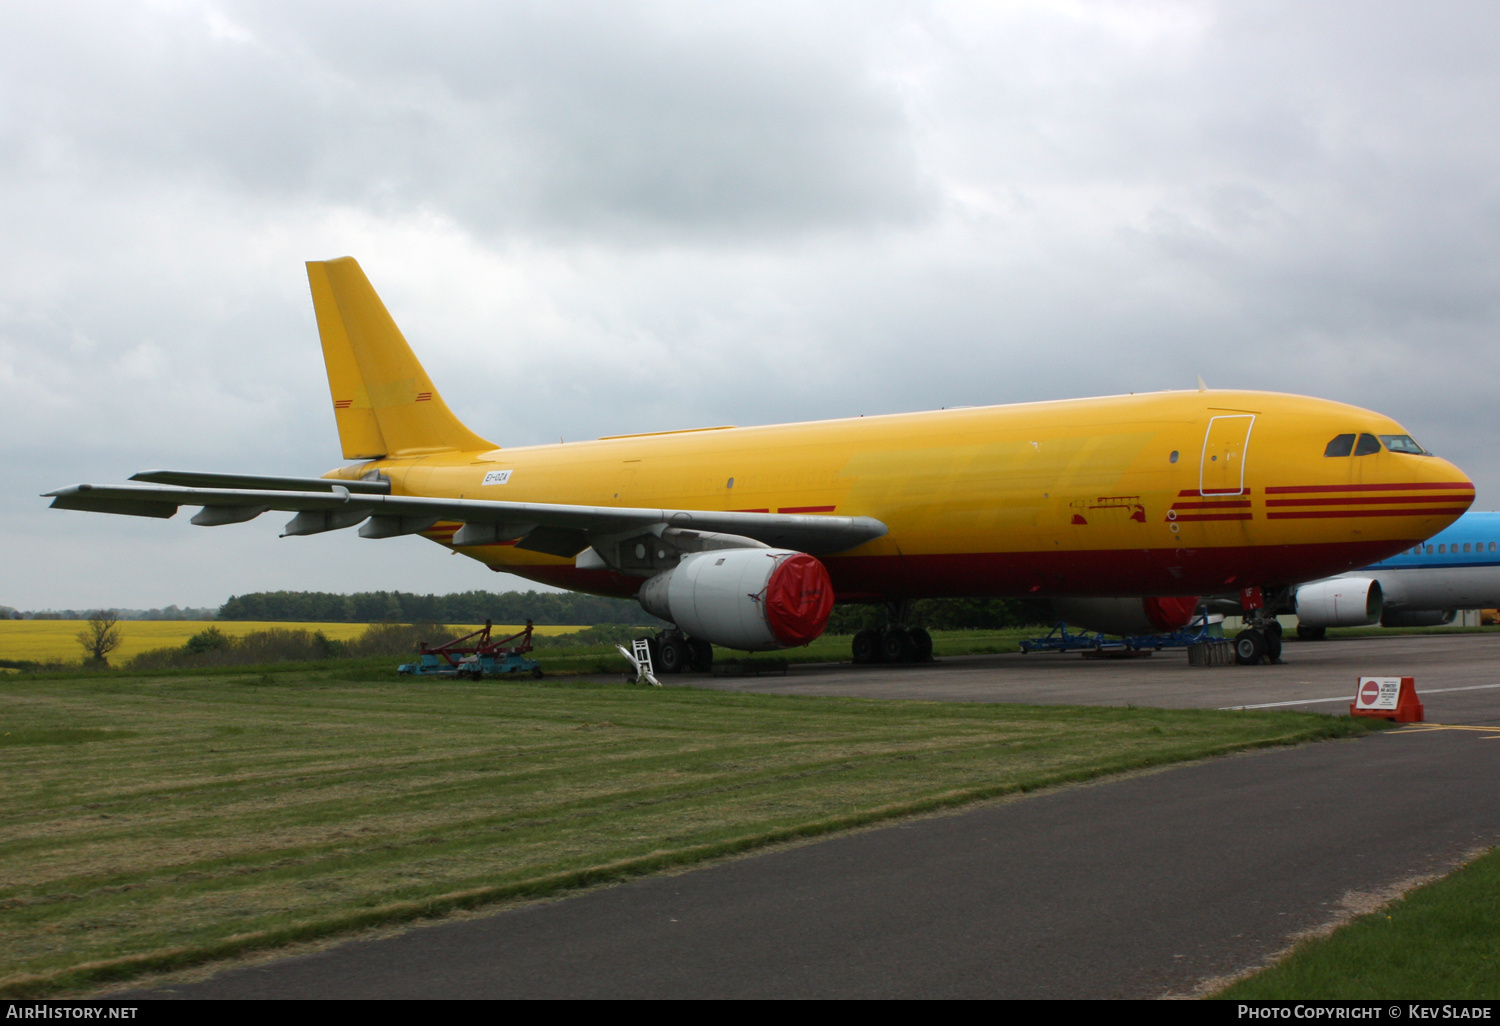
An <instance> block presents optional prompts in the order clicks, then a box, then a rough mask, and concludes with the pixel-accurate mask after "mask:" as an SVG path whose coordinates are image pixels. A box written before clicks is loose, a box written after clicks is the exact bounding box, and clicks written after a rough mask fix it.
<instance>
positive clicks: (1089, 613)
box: [1052, 595, 1198, 634]
mask: <svg viewBox="0 0 1500 1026" xmlns="http://www.w3.org/2000/svg"><path fill="white" fill-rule="evenodd" d="M1052 611H1053V613H1055V614H1056V615H1057V618H1058V619H1059V620H1062V621H1064V622H1065V623H1067V624H1068V625H1070V626H1075V627H1082V628H1083V629H1084V630H1089V631H1097V632H1098V633H1100V634H1165V633H1168V632H1170V631H1175V630H1179V629H1180V628H1183V627H1186V626H1187V625H1188V624H1190V623H1192V622H1193V615H1194V614H1195V613H1196V612H1197V611H1198V596H1196V595H1183V596H1179V597H1169V598H1157V597H1148V598H1060V599H1053V600H1052Z"/></svg>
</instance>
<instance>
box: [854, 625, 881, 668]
mask: <svg viewBox="0 0 1500 1026" xmlns="http://www.w3.org/2000/svg"><path fill="white" fill-rule="evenodd" d="M853 648H854V661H855V662H856V663H873V662H875V661H876V660H877V659H879V658H880V636H879V635H878V634H876V633H875V632H874V631H860V632H859V633H858V634H856V635H855V636H854V645H853Z"/></svg>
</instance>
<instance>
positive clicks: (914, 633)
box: [911, 627, 932, 663]
mask: <svg viewBox="0 0 1500 1026" xmlns="http://www.w3.org/2000/svg"><path fill="white" fill-rule="evenodd" d="M911 647H912V656H911V657H912V660H913V661H914V662H918V663H930V662H932V635H931V634H928V633H927V632H926V631H924V630H923V629H922V628H920V627H913V628H912V629H911Z"/></svg>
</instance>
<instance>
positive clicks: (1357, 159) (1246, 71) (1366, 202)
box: [0, 0, 1500, 609]
mask: <svg viewBox="0 0 1500 1026" xmlns="http://www.w3.org/2000/svg"><path fill="white" fill-rule="evenodd" d="M1497 50H1500V7H1497V6H1496V5H1494V4H1493V3H1482V2H1476V3H1421V4H1418V3H1410V4H1393V3H1372V2H1370V0H1361V2H1357V3H1347V4H1346V3H1336V2H1327V0H1322V2H1319V3H1315V4H1310V3H1306V2H1289V3H1276V2H1270V0H1262V2H1257V3H1254V4H1246V3H1242V2H1235V3H1222V4H1216V3H1211V2H1204V0H1200V2H1193V3H1152V2H1147V0H1129V2H1124V3H1072V2H1054V3H1045V2H1034V3H1031V2H1014V3H1005V2H991V3H986V4H945V3H880V2H871V0H860V2H857V3H808V2H806V0H799V2H795V3H756V2H747V3H735V4H726V3H708V2H700V3H625V2H621V0H605V2H599V3H565V2H557V0H547V2H545V3H542V2H538V3H531V4H512V3H500V2H496V0H486V2H483V3H446V4H444V3H432V4H422V5H416V4H411V3H402V4H381V3H372V2H359V3H352V2H351V3H308V2H306V0H301V2H296V3H291V2H288V3H276V2H268V0H256V2H253V3H233V2H191V0H179V2H168V0H161V2H153V3H131V2H126V0H107V2H99V3H86V2H75V0H70V2H62V3H60V2H57V0H44V2H42V0H39V2H28V0H9V2H7V3H5V4H3V5H0V397H3V398H0V432H3V438H4V442H5V444H4V450H3V452H4V457H3V458H4V470H5V473H4V475H3V485H0V604H6V605H12V606H17V607H20V608H28V609H40V608H45V607H57V608H62V607H73V608H81V607H86V606H96V605H112V606H125V607H147V606H159V605H165V604H168V603H177V604H180V605H216V604H218V603H220V602H222V601H223V600H224V599H225V598H227V597H228V596H229V595H231V594H238V593H244V592H247V591H257V590H266V589H278V588H292V589H316V590H328V591H355V590H373V589H380V588H396V589H401V590H414V591H423V592H426V591H437V592H446V591H460V590H467V589H470V588H482V589H494V590H502V589H506V588H513V587H523V588H524V587H528V586H529V585H527V584H526V583H525V582H523V581H521V580H519V579H517V578H514V577H510V576H502V575H496V574H493V573H490V572H489V571H488V570H486V569H485V568H483V567H482V566H480V565H479V564H478V563H474V562H472V561H470V560H465V559H453V558H449V557H447V556H445V555H444V554H443V552H442V550H441V549H439V548H437V547H436V546H433V545H431V544H430V543H427V542H424V541H422V540H420V539H415V538H405V539H396V540H390V541H381V542H373V541H365V540H363V539H359V538H357V537H356V536H355V535H354V532H353V531H345V532H336V533H334V534H329V535H321V536H316V537H311V538H288V539H278V538H277V537H276V535H277V534H278V533H279V531H280V528H281V525H282V523H283V521H284V520H285V517H284V516H282V515H279V514H267V515H266V516H263V517H261V518H260V519H258V520H255V521H253V522H251V523H249V524H243V525H235V526H230V527H220V528H211V529H205V528H198V527H193V526H191V525H190V524H188V523H187V512H191V511H187V512H184V513H179V514H178V516H177V517H176V518H174V519H173V520H169V521H158V520H143V519H136V518H126V517H108V516H103V515H98V514H89V513H79V512H71V511H67V512H65V511H49V510H47V509H46V500H43V499H40V498H38V493H40V492H44V491H48V490H50V489H53V488H57V487H60V486H63V485H69V484H76V483H79V482H82V481H98V482H107V481H119V480H123V479H125V478H126V477H128V476H129V475H130V474H131V473H133V472H135V471H138V470H143V469H156V468H167V469H198V470H225V471H242V472H257V473H285V474H307V475H312V474H319V473H321V472H323V471H324V470H327V469H329V468H331V467H334V466H337V465H339V464H340V463H341V462H342V460H341V459H340V454H339V448H338V439H337V435H336V433H335V430H334V425H333V416H332V412H331V409H330V403H329V396H328V391H327V383H326V379H325V377H324V373H323V367H322V360H321V354H320V351H319V348H318V339H317V330H316V324H315V322H314V318H313V310H312V304H311V301H310V299H309V296H308V288H307V279H306V272H305V269H304V267H303V262H304V261H305V260H309V259H324V258H329V257H335V256H342V255H352V256H355V257H357V258H358V259H359V261H360V262H361V264H362V265H363V267H364V268H365V271H366V273H367V274H368V275H369V277H370V279H371V280H372V282H373V283H374V285H375V287H376V288H377V290H379V291H380V293H381V295H382V297H383V298H384V299H385V301H386V304H387V305H388V306H389V307H390V309H391V311H392V313H393V314H394V315H395V317H396V320H397V322H398V323H399V324H400V325H401V326H402V328H403V330H404V332H405V334H406V335H407V337H408V339H409V340H410V341H411V342H412V344H413V347H414V348H415V349H416V351H417V354H418V356H419V357H420V358H421V359H422V360H423V362H424V363H425V365H426V366H427V369H428V370H429V372H430V373H431V375H432V377H433V379H434V381H435V382H436V384H437V386H438V387H439V388H440V389H441V390H442V392H443V394H444V397H445V398H446V399H447V401H448V403H449V405H451V406H452V407H453V408H454V410H455V411H456V412H457V413H458V415H459V416H460V417H461V418H463V419H464V420H465V421H466V422H467V423H468V424H469V425H470V426H471V427H473V428H474V429H475V430H476V431H478V432H479V433H480V434H482V435H485V436H486V437H488V438H490V439H492V440H494V441H496V442H498V443H500V444H502V445H519V444H526V443H536V442H548V441H556V440H557V439H558V438H559V437H562V438H567V439H570V440H576V439H585V438H593V437H597V436H599V435H602V434H621V433H626V432H635V431H651V430H663V429H667V428H675V427H690V426H698V425H705V424H725V423H734V424H759V423H772V422H777V421H784V420H806V419H819V418H826V417H839V416H846V415H850V414H858V413H866V414H870V413H885V412H893V411H904V410H920V409H928V408H935V407H938V406H952V405H958V404H989V403H1005V402H1017V401H1026V400H1036V399H1052V398H1068V397H1076V396H1088V395H1098V394H1112V393H1118V392H1126V391H1146V390H1153V389H1162V388H1185V387H1191V386H1193V385H1194V383H1195V375H1199V374H1201V375H1202V376H1203V377H1204V378H1205V379H1206V380H1207V381H1208V383H1209V384H1210V385H1213V386H1215V387H1235V388H1263V389H1274V390H1279V391H1287V392H1300V393H1306V394H1311V395H1319V396H1324V397H1327V398H1331V399H1338V400H1342V401H1345V402H1350V403H1355V404H1357V405H1360V406H1365V407H1369V408H1372V409H1375V410H1379V411H1381V412H1383V413H1387V414H1389V415H1391V416H1393V417H1395V418H1397V419H1398V420H1400V421H1401V422H1402V423H1404V424H1405V425H1406V426H1407V428H1408V429H1409V430H1410V431H1411V432H1412V433H1413V434H1414V435H1415V436H1416V437H1417V439H1418V440H1419V441H1420V442H1422V443H1423V444H1424V445H1426V446H1427V447H1428V448H1430V449H1432V450H1433V451H1435V452H1437V453H1439V454H1441V455H1443V456H1446V457H1449V458H1451V459H1453V460H1454V461H1455V462H1457V463H1458V465H1459V466H1460V467H1462V468H1464V469H1465V470H1466V471H1467V472H1468V473H1469V474H1470V475H1471V476H1472V477H1473V479H1474V481H1475V482H1476V484H1477V485H1478V487H1479V499H1478V502H1477V504H1476V508H1481V509H1493V508H1496V507H1497V506H1500V445H1497V442H1500V433H1497V430H1496V428H1497V413H1496V404H1497V398H1500V396H1497V387H1496V386H1497V383H1500V374H1497V359H1500V346H1497V344H1496V335H1497V328H1500V306H1497V304H1500V288H1497V286H1500V262H1497V253H1500V191H1497V173H1496V170H1497V158H1500V132H1497V131H1496V128H1497V124H1496V122H1497V117H1496V110H1495V108H1496V105H1497V103H1500V53H1497Z"/></svg>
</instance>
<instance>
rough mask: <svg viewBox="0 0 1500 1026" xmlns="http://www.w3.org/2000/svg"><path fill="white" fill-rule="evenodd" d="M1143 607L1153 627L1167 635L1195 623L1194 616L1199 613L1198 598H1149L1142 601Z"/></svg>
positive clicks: (1193, 596)
mask: <svg viewBox="0 0 1500 1026" xmlns="http://www.w3.org/2000/svg"><path fill="white" fill-rule="evenodd" d="M1142 605H1143V606H1144V607H1145V610H1146V619H1148V620H1150V621H1151V626H1153V627H1155V628H1156V629H1157V630H1159V631H1161V632H1162V633H1164V634H1165V633H1170V632H1171V631H1175V630H1177V629H1178V628H1179V627H1186V626H1187V625H1188V624H1190V623H1192V622H1193V614H1194V613H1196V612H1198V596H1197V595H1182V596H1178V597H1175V598H1147V599H1143V600H1142Z"/></svg>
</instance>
